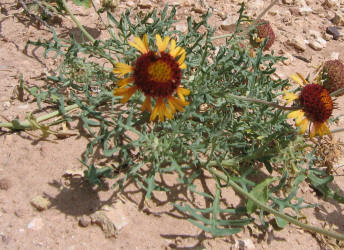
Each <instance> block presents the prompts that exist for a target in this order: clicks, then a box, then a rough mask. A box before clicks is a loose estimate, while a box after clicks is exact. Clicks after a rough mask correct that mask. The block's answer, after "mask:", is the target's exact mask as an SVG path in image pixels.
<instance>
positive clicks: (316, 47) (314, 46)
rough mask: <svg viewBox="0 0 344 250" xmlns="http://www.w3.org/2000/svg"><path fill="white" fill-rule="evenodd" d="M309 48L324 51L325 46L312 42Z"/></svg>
mask: <svg viewBox="0 0 344 250" xmlns="http://www.w3.org/2000/svg"><path fill="white" fill-rule="evenodd" d="M309 47H311V48H312V49H314V50H316V51H319V50H322V49H323V46H322V45H321V44H320V43H319V42H317V41H310V43H309Z"/></svg>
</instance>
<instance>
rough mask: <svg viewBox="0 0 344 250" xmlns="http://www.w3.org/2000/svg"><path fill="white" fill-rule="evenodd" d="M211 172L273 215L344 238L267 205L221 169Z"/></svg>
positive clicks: (316, 230)
mask: <svg viewBox="0 0 344 250" xmlns="http://www.w3.org/2000/svg"><path fill="white" fill-rule="evenodd" d="M211 172H212V173H213V174H215V175H216V176H217V177H219V178H221V179H222V180H224V181H226V182H228V183H229V185H231V186H232V187H233V189H234V190H235V191H237V192H238V193H239V194H241V195H242V196H244V197H245V198H247V199H249V200H251V201H252V202H254V203H255V204H256V205H257V206H259V207H260V208H261V209H262V210H264V211H266V212H269V213H272V214H273V215H275V216H277V217H279V218H282V219H284V220H286V221H288V222H290V223H292V224H294V225H297V226H299V227H301V228H303V229H304V230H307V231H311V232H316V233H320V234H323V235H326V236H329V237H332V238H335V239H337V240H344V235H343V234H340V233H337V232H333V231H327V230H324V229H322V228H319V227H314V226H311V225H309V224H305V223H302V222H300V221H298V220H296V219H294V218H292V217H290V216H288V215H285V214H283V213H281V212H279V211H276V210H275V209H273V208H271V207H269V206H267V205H266V204H264V203H262V202H261V201H259V200H257V199H256V197H254V196H252V195H251V194H249V193H248V192H246V191H245V190H243V189H242V188H241V187H240V186H239V185H238V184H236V183H235V182H234V181H232V180H231V179H228V177H227V176H226V175H224V174H223V173H222V172H220V171H219V170H217V169H214V168H212V169H211Z"/></svg>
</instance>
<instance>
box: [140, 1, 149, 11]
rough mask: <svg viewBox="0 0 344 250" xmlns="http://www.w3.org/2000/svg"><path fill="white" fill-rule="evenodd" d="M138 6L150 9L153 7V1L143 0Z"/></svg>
mask: <svg viewBox="0 0 344 250" xmlns="http://www.w3.org/2000/svg"><path fill="white" fill-rule="evenodd" d="M138 6H139V7H140V8H142V9H150V8H151V7H152V3H151V2H150V1H148V0H141V1H140V3H139V4H138Z"/></svg>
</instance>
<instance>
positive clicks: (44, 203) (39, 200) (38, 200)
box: [31, 195, 51, 211]
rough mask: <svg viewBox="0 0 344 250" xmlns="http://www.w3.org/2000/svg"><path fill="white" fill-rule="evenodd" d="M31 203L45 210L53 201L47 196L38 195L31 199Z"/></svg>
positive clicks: (38, 208)
mask: <svg viewBox="0 0 344 250" xmlns="http://www.w3.org/2000/svg"><path fill="white" fill-rule="evenodd" d="M31 205H32V206H34V207H35V208H36V209H37V210H38V211H43V210H46V209H48V207H49V206H50V205H51V202H50V201H49V200H48V199H47V198H45V197H43V196H41V195H38V196H36V197H35V198H33V199H32V200H31Z"/></svg>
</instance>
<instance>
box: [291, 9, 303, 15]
mask: <svg viewBox="0 0 344 250" xmlns="http://www.w3.org/2000/svg"><path fill="white" fill-rule="evenodd" d="M289 12H290V14H291V15H292V16H301V12H300V9H298V8H295V7H294V8H293V7H291V8H289Z"/></svg>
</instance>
